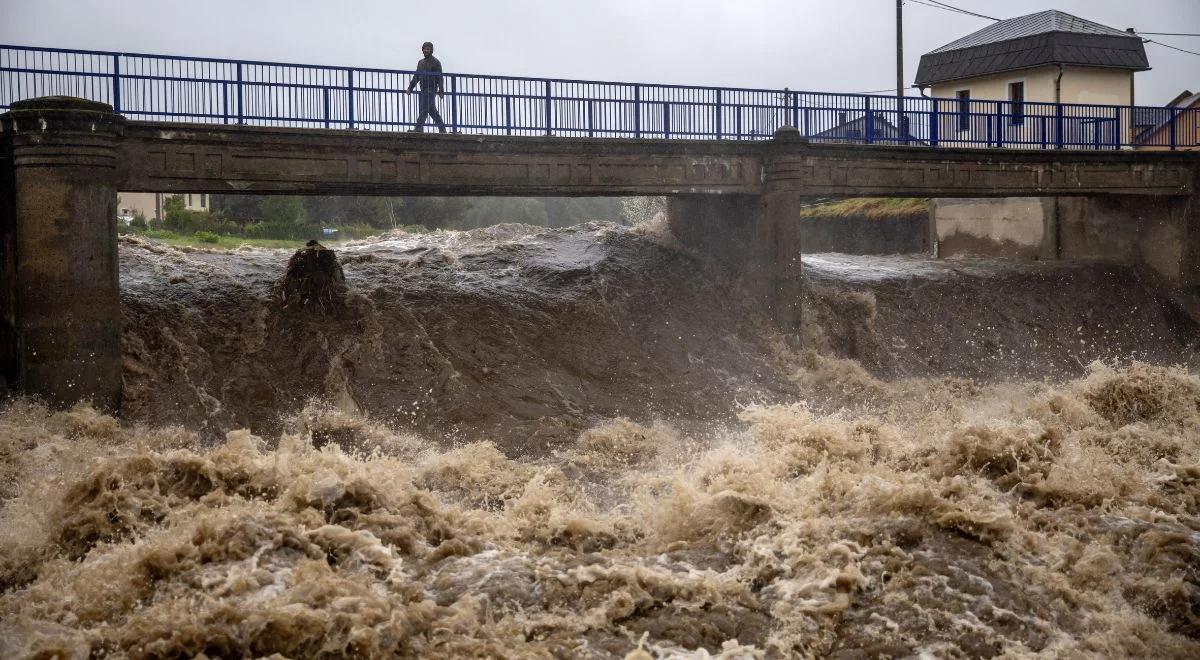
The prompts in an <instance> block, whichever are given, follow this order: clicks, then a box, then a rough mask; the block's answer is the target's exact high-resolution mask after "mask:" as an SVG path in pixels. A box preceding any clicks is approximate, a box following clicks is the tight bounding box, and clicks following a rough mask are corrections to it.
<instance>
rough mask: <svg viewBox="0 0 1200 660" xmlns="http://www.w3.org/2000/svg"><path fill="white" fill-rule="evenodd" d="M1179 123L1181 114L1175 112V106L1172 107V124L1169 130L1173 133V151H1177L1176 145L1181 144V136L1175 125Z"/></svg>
mask: <svg viewBox="0 0 1200 660" xmlns="http://www.w3.org/2000/svg"><path fill="white" fill-rule="evenodd" d="M1178 123H1179V114H1178V113H1176V112H1175V108H1171V125H1170V127H1169V128H1168V130H1167V132H1168V133H1169V134H1170V135H1171V151H1175V147H1177V146H1179V137H1178V135H1177V131H1176V129H1175V125H1176V124H1178Z"/></svg>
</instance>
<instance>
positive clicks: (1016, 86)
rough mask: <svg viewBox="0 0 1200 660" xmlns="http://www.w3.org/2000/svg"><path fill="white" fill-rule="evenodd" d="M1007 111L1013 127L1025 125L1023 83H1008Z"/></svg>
mask: <svg viewBox="0 0 1200 660" xmlns="http://www.w3.org/2000/svg"><path fill="white" fill-rule="evenodd" d="M1008 103H1009V106H1008V109H1009V116H1010V118H1011V119H1012V125H1013V126H1020V125H1022V124H1024V123H1025V83H1024V82H1015V83H1008Z"/></svg>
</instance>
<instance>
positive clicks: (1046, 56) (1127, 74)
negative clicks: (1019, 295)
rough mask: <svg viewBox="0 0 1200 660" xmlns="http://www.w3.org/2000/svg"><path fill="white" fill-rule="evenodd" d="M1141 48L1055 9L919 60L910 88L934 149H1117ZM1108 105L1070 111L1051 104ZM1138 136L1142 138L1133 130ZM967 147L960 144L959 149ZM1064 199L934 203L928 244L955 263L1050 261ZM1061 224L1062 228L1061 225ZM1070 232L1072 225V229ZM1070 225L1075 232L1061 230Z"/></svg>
mask: <svg viewBox="0 0 1200 660" xmlns="http://www.w3.org/2000/svg"><path fill="white" fill-rule="evenodd" d="M1149 68H1150V61H1149V59H1148V58H1147V56H1146V49H1145V46H1144V45H1143V43H1142V39H1141V38H1140V37H1138V36H1137V35H1136V34H1133V33H1132V31H1127V30H1118V29H1116V28H1112V27H1108V26H1106V25H1101V24H1099V23H1095V22H1093V21H1089V20H1086V19H1083V18H1079V17H1078V16H1072V15H1071V14H1067V13H1065V12H1061V11H1058V10H1054V9H1051V10H1047V11H1041V12H1038V13H1036V14H1029V15H1027V16H1019V17H1017V18H1011V19H1008V20H1004V21H999V22H997V23H995V24H993V25H989V26H988V27H986V28H983V29H982V30H979V31H977V32H973V33H971V34H968V35H967V36H965V37H962V38H961V39H957V40H955V41H952V42H950V43H948V44H946V45H945V46H942V47H941V48H938V49H936V50H933V51H931V52H929V53H926V54H925V55H923V56H921V63H920V66H919V68H918V70H917V75H916V80H915V83H916V85H917V86H918V87H920V88H921V90H922V93H923V94H927V95H928V96H932V97H934V98H937V99H947V100H944V101H938V102H936V104H937V109H938V112H939V117H938V120H937V129H938V135H939V144H941V145H945V146H960V145H961V146H973V147H980V146H984V141H986V142H987V146H1005V147H1009V148H1016V149H1020V148H1044V147H1045V146H1051V147H1052V146H1053V145H1055V144H1056V143H1059V141H1061V144H1062V145H1063V146H1064V147H1066V148H1069V149H1078V148H1099V149H1117V148H1121V147H1120V145H1122V144H1129V143H1131V142H1133V137H1134V135H1135V133H1134V130H1135V128H1136V127H1135V126H1134V124H1135V123H1137V122H1138V121H1148V119H1147V118H1144V117H1142V118H1136V117H1135V116H1134V115H1135V114H1136V113H1135V112H1134V110H1133V108H1132V107H1131V106H1132V105H1133V104H1134V103H1135V101H1136V98H1137V97H1136V85H1135V83H1134V75H1135V74H1136V73H1137V72H1138V71H1146V70H1148V69H1149ZM1059 103H1062V104H1072V103H1079V104H1094V105H1108V106H1112V107H1111V108H1094V107H1093V108H1077V107H1072V106H1069V105H1067V106H1058V105H1055V104H1059ZM1143 130H1146V129H1145V128H1143ZM968 140H970V142H968ZM1081 203H1082V200H1078V199H1074V198H1063V199H1060V198H1053V199H1051V198H1038V197H1009V198H1000V199H935V200H932V201H931V202H930V205H929V227H930V233H931V239H932V240H931V243H932V245H933V249H934V251H935V253H936V254H937V255H938V256H940V257H950V256H955V255H978V256H1004V257H1013V258H1020V259H1054V258H1057V257H1058V255H1059V254H1061V251H1062V242H1063V241H1064V240H1067V239H1068V238H1069V237H1064V236H1065V234H1066V233H1069V232H1067V231H1066V230H1064V229H1063V227H1064V226H1066V225H1065V223H1068V221H1069V220H1070V218H1072V217H1075V216H1078V215H1080V214H1081V213H1083V212H1084V209H1083V208H1082V206H1081ZM1068 224H1069V223H1068ZM1076 224H1078V223H1076ZM1070 226H1075V225H1070Z"/></svg>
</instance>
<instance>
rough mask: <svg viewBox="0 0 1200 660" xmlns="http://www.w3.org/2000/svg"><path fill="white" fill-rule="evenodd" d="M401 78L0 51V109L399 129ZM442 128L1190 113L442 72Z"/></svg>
mask: <svg viewBox="0 0 1200 660" xmlns="http://www.w3.org/2000/svg"><path fill="white" fill-rule="evenodd" d="M412 82H413V72H412V71H403V70H385V69H370V68H346V67H332V66H319V65H305V64H286V63H279V62H252V61H239V60H228V59H214V58H194V57H180V56H170V55H147V54H137V53H113V52H106V51H86V50H69V49H54V48H37V47H25V46H0V110H3V109H7V108H8V107H10V106H11V105H12V103H13V102H15V101H18V100H21V99H27V98H34V97H38V96H49V95H67V96H77V97H83V98H88V99H93V100H96V101H102V102H105V103H109V104H112V105H113V106H114V108H115V109H116V110H117V111H118V112H120V113H121V114H124V115H126V116H128V117H130V118H131V119H135V120H154V121H177V122H191V123H216V124H252V125H258V126H292V127H302V128H329V129H359V130H373V131H402V130H412V129H413V128H415V126H416V123H415V122H416V120H417V117H418V112H419V96H418V95H417V94H409V93H407V89H408V86H409V85H410V84H411V83H412ZM443 87H444V89H445V95H444V96H443V97H442V98H439V99H438V100H437V105H438V109H439V111H440V113H441V116H442V118H443V120H444V121H445V123H446V124H447V126H448V128H449V129H450V130H453V131H460V132H467V133H478V134H491V135H561V136H572V137H597V138H668V139H673V140H674V139H683V140H687V139H725V140H728V139H732V140H755V139H766V138H770V137H771V136H772V135H773V134H774V133H775V131H776V130H778V129H779V128H781V127H783V126H794V127H796V128H797V130H798V131H799V132H800V134H801V135H802V136H804V137H807V138H808V139H810V140H812V141H814V142H833V143H862V144H882V145H907V146H927V147H973V148H1016V149H1086V150H1105V149H1122V148H1130V147H1138V148H1154V149H1180V148H1194V147H1196V146H1200V109H1184V108H1160V107H1138V106H1113V105H1086V104H1070V103H1064V104H1055V103H1039V102H1031V101H1026V102H1013V101H993V100H960V99H934V98H926V97H903V98H899V99H898V98H896V97H894V96H873V95H865V94H835V93H828V92H810V91H796V90H791V89H788V88H783V89H778V90H767V89H741V88H720V87H701V86H686V85H659V84H647V83H629V82H604V81H586V80H561V79H548V78H529V77H509V76H491V75H475V74H460V73H447V74H445V76H444V78H443Z"/></svg>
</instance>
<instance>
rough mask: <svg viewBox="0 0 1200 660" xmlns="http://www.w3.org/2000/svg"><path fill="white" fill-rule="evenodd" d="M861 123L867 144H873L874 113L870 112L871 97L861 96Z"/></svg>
mask: <svg viewBox="0 0 1200 660" xmlns="http://www.w3.org/2000/svg"><path fill="white" fill-rule="evenodd" d="M862 98H863V110H864V112H865V113H866V114H865V115H864V116H863V123H864V125H865V130H866V133H867V134H866V140H867V144H875V113H874V112H873V111H872V110H871V97H870V96H865V95H864V96H863V97H862Z"/></svg>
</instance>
